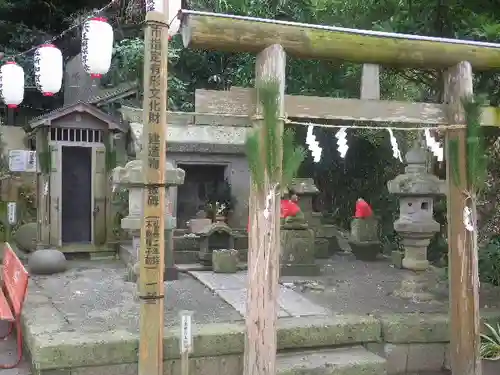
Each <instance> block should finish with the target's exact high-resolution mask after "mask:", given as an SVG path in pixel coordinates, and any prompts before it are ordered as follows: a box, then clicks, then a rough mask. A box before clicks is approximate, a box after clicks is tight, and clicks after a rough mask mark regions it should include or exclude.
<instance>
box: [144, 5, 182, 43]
mask: <svg viewBox="0 0 500 375" xmlns="http://www.w3.org/2000/svg"><path fill="white" fill-rule="evenodd" d="M181 9H182V0H168V19H167V22H168V23H169V28H168V36H169V39H170V38H171V37H172V36H173V35H175V34H177V33H178V32H179V28H180V26H181V20H180V19H179V17H177V14H178V13H179V11H180V10H181ZM153 11H154V12H160V13H164V7H163V0H146V12H153Z"/></svg>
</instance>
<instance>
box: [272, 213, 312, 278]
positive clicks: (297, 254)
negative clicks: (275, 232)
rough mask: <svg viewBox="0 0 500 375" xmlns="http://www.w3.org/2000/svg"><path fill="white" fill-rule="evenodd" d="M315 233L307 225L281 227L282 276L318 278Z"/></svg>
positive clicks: (286, 224) (291, 224)
mask: <svg viewBox="0 0 500 375" xmlns="http://www.w3.org/2000/svg"><path fill="white" fill-rule="evenodd" d="M314 260H315V254H314V231H313V230H312V229H309V227H308V225H307V224H306V223H299V222H295V223H294V222H291V223H285V224H283V225H282V227H281V256H280V274H281V276H316V275H319V272H320V270H319V267H318V265H317V264H316V263H315V261H314Z"/></svg>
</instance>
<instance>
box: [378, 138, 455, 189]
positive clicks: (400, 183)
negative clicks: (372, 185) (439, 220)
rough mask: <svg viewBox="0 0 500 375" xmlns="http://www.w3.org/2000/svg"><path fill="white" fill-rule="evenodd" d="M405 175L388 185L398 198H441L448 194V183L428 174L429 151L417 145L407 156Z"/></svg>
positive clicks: (397, 177) (399, 176)
mask: <svg viewBox="0 0 500 375" xmlns="http://www.w3.org/2000/svg"><path fill="white" fill-rule="evenodd" d="M405 159H406V163H407V166H406V168H405V173H403V174H400V175H398V176H396V178H394V180H391V181H389V182H388V183H387V189H388V190H389V192H390V193H392V194H394V195H397V196H439V195H445V194H446V182H445V181H444V180H440V179H439V178H438V177H437V176H435V175H433V174H430V173H428V172H427V151H426V150H425V149H423V148H421V147H419V145H418V144H415V145H414V146H413V147H412V148H411V149H410V150H409V151H408V153H407V154H406V156H405Z"/></svg>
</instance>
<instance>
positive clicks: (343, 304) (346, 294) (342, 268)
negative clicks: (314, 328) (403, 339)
mask: <svg viewBox="0 0 500 375" xmlns="http://www.w3.org/2000/svg"><path fill="white" fill-rule="evenodd" d="M321 269H322V272H321V276H319V277H315V278H311V277H309V278H299V277H285V278H283V283H284V284H285V285H287V286H288V287H290V288H291V289H293V290H295V291H299V292H301V293H302V295H303V296H304V297H306V298H307V299H308V300H310V301H311V302H314V303H316V304H318V305H320V306H323V307H325V308H327V309H329V310H330V311H331V312H332V313H334V314H341V313H354V314H368V313H369V314H377V313H405V312H408V313H410V312H417V311H418V312H429V313H431V312H446V311H447V310H448V289H447V282H446V281H445V279H444V278H442V281H441V282H440V283H437V284H436V285H435V286H434V288H433V290H432V292H433V294H434V295H435V301H432V302H418V301H412V300H408V299H402V298H399V297H395V296H393V295H392V293H393V292H394V290H396V289H399V288H400V286H401V281H402V280H404V279H405V277H407V276H408V275H411V274H412V272H411V271H408V270H400V269H395V268H394V267H393V266H391V264H390V263H389V261H377V262H361V261H357V260H355V259H354V258H353V257H352V256H346V255H341V256H335V257H333V258H331V259H328V260H322V261H321ZM480 294H481V295H480V298H481V309H483V310H484V309H488V308H493V309H494V308H496V309H498V308H499V307H500V288H493V287H490V286H488V285H482V286H481V291H480Z"/></svg>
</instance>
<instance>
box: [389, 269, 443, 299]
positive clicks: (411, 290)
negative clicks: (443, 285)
mask: <svg viewBox="0 0 500 375" xmlns="http://www.w3.org/2000/svg"><path fill="white" fill-rule="evenodd" d="M439 283H440V280H439V277H438V275H437V274H436V273H435V272H433V271H432V270H431V269H427V270H426V271H420V272H409V273H408V274H406V275H405V277H404V279H403V281H402V282H401V286H400V287H399V289H397V290H395V291H394V293H393V294H394V295H395V296H397V297H401V298H405V299H411V300H412V301H415V302H430V301H434V300H435V295H434V293H433V291H434V290H435V289H436V286H437V285H439Z"/></svg>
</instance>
